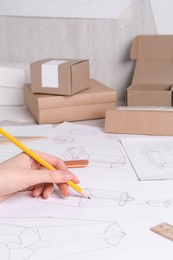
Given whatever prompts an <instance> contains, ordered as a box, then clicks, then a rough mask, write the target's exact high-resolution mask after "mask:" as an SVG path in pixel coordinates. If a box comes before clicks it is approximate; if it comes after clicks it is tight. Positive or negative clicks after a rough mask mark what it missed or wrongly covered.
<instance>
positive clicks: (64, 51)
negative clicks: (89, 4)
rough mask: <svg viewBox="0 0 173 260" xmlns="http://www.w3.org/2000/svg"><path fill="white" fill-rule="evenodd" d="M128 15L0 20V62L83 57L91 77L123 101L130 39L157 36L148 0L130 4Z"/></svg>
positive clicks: (128, 78) (128, 79)
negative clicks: (88, 60)
mask: <svg viewBox="0 0 173 260" xmlns="http://www.w3.org/2000/svg"><path fill="white" fill-rule="evenodd" d="M122 1H123V0H122ZM129 12H131V19H123V17H122V18H121V19H119V20H103V19H102V20H92V19H63V18H61V19H58V18H28V17H27V18H26V17H0V61H15V62H29V63H30V62H33V61H35V60H37V59H42V58H47V57H48V58H81V59H83V58H87V59H90V72H91V77H93V78H95V79H97V80H99V81H101V82H103V83H105V84H107V85H108V86H110V87H111V88H114V89H116V90H117V93H118V98H119V100H123V99H124V96H125V89H126V88H127V87H128V85H129V84H130V82H131V77H132V72H133V65H134V63H133V62H132V61H130V60H129V50H130V44H131V41H132V39H133V37H134V36H136V35H138V34H156V29H155V25H154V20H153V15H152V9H151V6H150V1H149V0H132V6H131V8H130V10H127V13H128V14H129ZM127 13H125V14H124V17H126V15H127Z"/></svg>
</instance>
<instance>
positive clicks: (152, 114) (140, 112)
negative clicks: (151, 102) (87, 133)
mask: <svg viewBox="0 0 173 260" xmlns="http://www.w3.org/2000/svg"><path fill="white" fill-rule="evenodd" d="M105 132H108V133H121V134H143V135H160V136H167V135H168V136H172V135H173V108H172V109H171V108H169V109H168V108H167V109H165V108H161V107H160V108H158V107H157V108H156V107H155V109H154V108H150V107H148V109H145V108H142V107H140V108H139V107H138V108H135V107H134V108H132V107H131V108H130V107H119V108H117V109H110V110H107V111H106V116H105Z"/></svg>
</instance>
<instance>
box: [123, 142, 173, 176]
mask: <svg viewBox="0 0 173 260" xmlns="http://www.w3.org/2000/svg"><path fill="white" fill-rule="evenodd" d="M122 144H123V146H124V148H125V150H126V153H127V154H128V157H129V159H130V161H131V163H132V165H133V167H134V169H135V171H136V174H137V176H138V178H139V180H166V179H173V138H172V137H149V138H147V137H145V138H133V139H132V138H124V139H122Z"/></svg>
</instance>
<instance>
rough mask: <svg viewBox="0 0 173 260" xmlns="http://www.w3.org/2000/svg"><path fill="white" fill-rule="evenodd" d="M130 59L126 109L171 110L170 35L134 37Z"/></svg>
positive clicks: (172, 38)
mask: <svg viewBox="0 0 173 260" xmlns="http://www.w3.org/2000/svg"><path fill="white" fill-rule="evenodd" d="M130 58H131V59H132V60H135V61H136V62H135V69H134V73H133V78H132V84H131V85H130V86H129V88H127V93H126V104H127V106H169V107H170V106H172V84H173V35H142V36H137V37H135V38H134V40H133V42H132V45H131V50H130ZM136 86H138V87H136Z"/></svg>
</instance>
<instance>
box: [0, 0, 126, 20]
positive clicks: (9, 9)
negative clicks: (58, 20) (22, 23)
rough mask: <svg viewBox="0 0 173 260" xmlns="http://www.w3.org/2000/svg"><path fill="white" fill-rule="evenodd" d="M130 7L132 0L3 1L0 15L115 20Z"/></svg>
mask: <svg viewBox="0 0 173 260" xmlns="http://www.w3.org/2000/svg"><path fill="white" fill-rule="evenodd" d="M130 5H131V0H123V1H121V0H107V1H104V0H44V1H42V0H37V1H35V0H30V1H29V2H28V0H16V1H15V3H13V2H11V0H1V2H0V15H12V16H36V17H68V18H106V19H115V18H118V17H120V16H121V15H122V13H123V12H124V11H125V10H126V9H127V8H128V7H129V6H130ZM123 18H124V19H126V18H127V19H129V15H126V16H123Z"/></svg>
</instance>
